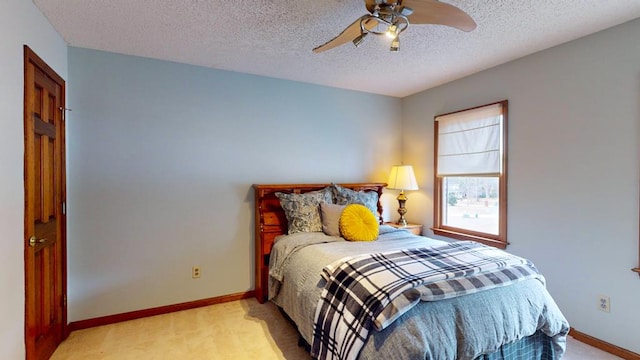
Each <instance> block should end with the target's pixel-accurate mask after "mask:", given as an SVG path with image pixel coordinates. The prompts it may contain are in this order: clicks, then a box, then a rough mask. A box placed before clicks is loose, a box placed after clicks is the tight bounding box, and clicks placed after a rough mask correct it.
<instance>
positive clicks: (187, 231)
mask: <svg viewBox="0 0 640 360" xmlns="http://www.w3.org/2000/svg"><path fill="white" fill-rule="evenodd" d="M69 77H70V82H71V83H72V84H73V91H72V92H70V94H69V106H70V107H71V108H72V109H73V112H72V113H71V114H70V115H69V121H68V132H69V138H68V143H69V156H68V162H69V168H70V170H69V175H68V223H69V236H68V237H69V321H77V320H83V319H88V318H94V317H99V316H104V315H109V314H116V313H123V312H127V311H133V310H139V309H147V308H152V307H157V306H163V305H169V304H175V303H181V302H186V301H193V300H199V299H204V298H210V297H215V296H221V295H227V294H233V293H239V292H245V291H249V290H251V289H253V269H254V267H253V259H254V257H253V248H254V247H253V232H254V231H253V224H254V220H253V196H254V194H253V191H252V188H251V185H252V184H253V183H309V182H331V181H335V182H359V181H383V182H384V181H386V176H387V172H388V170H389V169H390V167H391V165H393V164H394V163H395V162H396V161H397V160H399V156H400V146H401V145H400V136H401V132H400V128H399V125H400V122H401V119H400V116H401V108H400V105H401V100H400V99H397V98H390V97H385V96H378V95H372V94H365V93H358V92H353V91H345V90H338V89H331V88H327V87H321V86H314V85H308V84H302V83H296V82H291V81H283V80H276V79H271V78H265V77H259V76H252V75H246V74H239V73H232V72H225V71H217V70H211V69H205V68H201V67H195V66H189V65H181V64H176V63H170V62H163V61H156V60H149V59H144V58H138V57H131V56H123V55H117V54H112V53H106V52H99V51H93V50H87V49H79V48H70V50H69ZM193 265H198V266H201V268H202V278H200V279H199V280H192V279H191V267H192V266H193Z"/></svg>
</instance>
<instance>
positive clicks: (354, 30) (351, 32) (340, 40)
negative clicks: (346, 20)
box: [313, 15, 372, 53]
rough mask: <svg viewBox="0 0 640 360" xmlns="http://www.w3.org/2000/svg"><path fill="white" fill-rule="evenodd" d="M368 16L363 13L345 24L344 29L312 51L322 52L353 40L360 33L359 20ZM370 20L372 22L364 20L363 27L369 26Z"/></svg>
mask: <svg viewBox="0 0 640 360" xmlns="http://www.w3.org/2000/svg"><path fill="white" fill-rule="evenodd" d="M368 16H369V15H364V16H362V17H360V18H358V20H356V21H354V22H353V24H351V25H349V26H347V28H346V29H344V30H343V31H342V32H341V33H340V34H339V35H338V36H336V37H334V38H333V39H331V40H329V41H327V42H326V43H324V44H322V45H320V46H318V47H316V48H315V49H313V52H314V53H319V52H323V51H326V50H330V49H333V48H334V47H336V46H340V45H343V44H346V43H348V42H350V41H353V39H355V38H357V37H358V36H360V33H361V29H360V22H361V21H362V20H363V19H364V18H366V17H368ZM371 22H372V21H371V20H365V28H369V27H370V23H371Z"/></svg>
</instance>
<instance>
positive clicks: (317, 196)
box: [275, 187, 332, 234]
mask: <svg viewBox="0 0 640 360" xmlns="http://www.w3.org/2000/svg"><path fill="white" fill-rule="evenodd" d="M275 195H276V197H277V198H278V199H280V206H282V209H283V210H284V214H285V216H286V217H287V222H288V223H289V234H295V233H298V232H313V231H322V220H320V204H322V203H331V201H332V197H331V189H330V188H329V187H326V188H324V189H322V190H318V191H311V192H308V193H304V194H287V193H281V192H277V193H275Z"/></svg>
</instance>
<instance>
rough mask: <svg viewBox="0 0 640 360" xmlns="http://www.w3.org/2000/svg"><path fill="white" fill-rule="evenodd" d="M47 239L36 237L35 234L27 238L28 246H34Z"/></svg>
mask: <svg viewBox="0 0 640 360" xmlns="http://www.w3.org/2000/svg"><path fill="white" fill-rule="evenodd" d="M46 241H47V238H42V239H36V237H35V236H32V237H30V238H29V246H31V247H34V246H36V245H37V244H42V243H44V242H46Z"/></svg>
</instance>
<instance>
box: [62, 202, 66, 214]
mask: <svg viewBox="0 0 640 360" xmlns="http://www.w3.org/2000/svg"><path fill="white" fill-rule="evenodd" d="M62 215H67V202H66V201H63V202H62Z"/></svg>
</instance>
